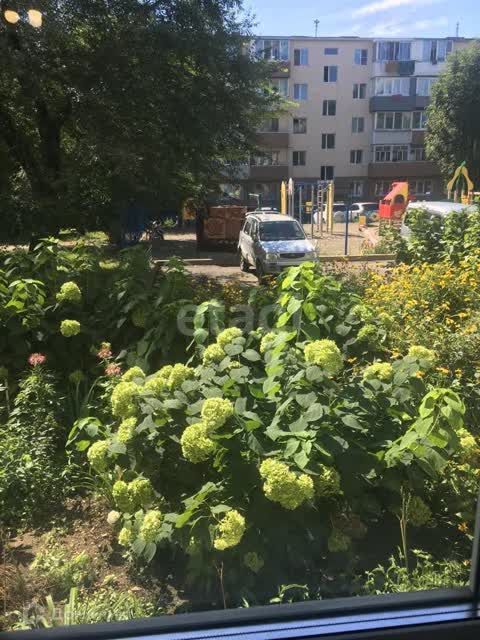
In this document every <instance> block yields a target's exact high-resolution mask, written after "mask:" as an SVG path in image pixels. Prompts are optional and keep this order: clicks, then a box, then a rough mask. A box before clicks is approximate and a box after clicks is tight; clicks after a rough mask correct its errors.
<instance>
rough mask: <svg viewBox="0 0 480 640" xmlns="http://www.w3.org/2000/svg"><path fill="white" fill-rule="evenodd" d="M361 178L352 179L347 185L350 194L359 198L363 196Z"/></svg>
mask: <svg viewBox="0 0 480 640" xmlns="http://www.w3.org/2000/svg"><path fill="white" fill-rule="evenodd" d="M363 184H364V183H363V180H353V181H352V182H350V184H349V185H348V188H349V191H350V194H351V195H352V196H354V197H355V198H360V197H361V196H363Z"/></svg>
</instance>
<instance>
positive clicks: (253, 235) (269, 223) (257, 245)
mask: <svg viewBox="0 0 480 640" xmlns="http://www.w3.org/2000/svg"><path fill="white" fill-rule="evenodd" d="M238 252H239V254H240V268H241V269H242V271H248V270H249V269H250V267H253V268H254V269H255V270H256V272H257V277H258V278H259V279H262V278H263V276H265V275H267V274H275V273H280V271H282V269H286V268H287V267H294V266H297V265H299V264H302V262H306V261H307V260H315V258H316V257H317V252H316V249H315V246H314V245H313V244H312V243H311V242H310V240H307V238H306V236H305V232H304V230H303V227H302V226H301V225H300V224H299V223H298V222H297V221H296V220H295V219H294V218H291V217H290V216H286V215H283V214H280V213H257V212H253V213H251V214H249V215H248V216H247V219H246V220H245V224H244V225H243V229H242V230H241V231H240V238H239V242H238Z"/></svg>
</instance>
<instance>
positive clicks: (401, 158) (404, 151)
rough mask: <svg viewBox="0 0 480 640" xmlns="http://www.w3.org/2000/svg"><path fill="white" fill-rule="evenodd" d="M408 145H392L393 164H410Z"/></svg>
mask: <svg viewBox="0 0 480 640" xmlns="http://www.w3.org/2000/svg"><path fill="white" fill-rule="evenodd" d="M408 152H409V147H408V144H392V162H408Z"/></svg>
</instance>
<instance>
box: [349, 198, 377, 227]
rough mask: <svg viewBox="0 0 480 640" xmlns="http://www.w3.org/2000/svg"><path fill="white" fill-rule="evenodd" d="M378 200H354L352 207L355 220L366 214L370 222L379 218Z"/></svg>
mask: <svg viewBox="0 0 480 640" xmlns="http://www.w3.org/2000/svg"><path fill="white" fill-rule="evenodd" d="M378 207H379V203H378V202H354V203H353V204H352V206H351V207H350V211H351V212H352V216H353V219H354V220H358V218H359V216H366V218H367V220H368V221H369V222H376V221H377V220H378V217H379V216H378Z"/></svg>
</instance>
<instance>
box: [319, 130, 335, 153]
mask: <svg viewBox="0 0 480 640" xmlns="http://www.w3.org/2000/svg"><path fill="white" fill-rule="evenodd" d="M322 149H335V134H334V133H322Z"/></svg>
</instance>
